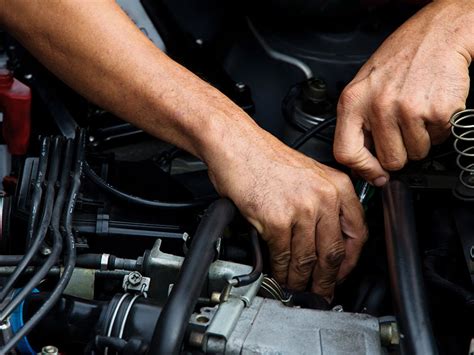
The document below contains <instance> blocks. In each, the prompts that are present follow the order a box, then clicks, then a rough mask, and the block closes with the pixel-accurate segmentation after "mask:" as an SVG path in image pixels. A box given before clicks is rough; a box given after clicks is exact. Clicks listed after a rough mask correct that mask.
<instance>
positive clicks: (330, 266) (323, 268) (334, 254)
mask: <svg viewBox="0 0 474 355" xmlns="http://www.w3.org/2000/svg"><path fill="white" fill-rule="evenodd" d="M331 210H332V209H331ZM338 210H339V209H338ZM338 210H337V211H338ZM316 250H317V253H318V259H317V261H316V265H315V267H314V270H313V285H312V291H313V292H315V293H317V294H319V295H321V296H323V297H325V298H326V299H327V300H328V301H331V300H332V297H333V295H334V287H335V285H336V279H337V274H338V272H339V267H340V266H341V263H342V261H343V260H344V257H345V247H344V241H343V239H342V234H341V229H340V225H339V216H338V212H336V213H330V214H323V215H322V216H321V218H320V220H319V221H318V224H317V227H316Z"/></svg>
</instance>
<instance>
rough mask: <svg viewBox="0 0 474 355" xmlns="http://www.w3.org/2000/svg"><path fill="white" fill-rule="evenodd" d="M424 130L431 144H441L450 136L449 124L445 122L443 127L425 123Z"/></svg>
mask: <svg viewBox="0 0 474 355" xmlns="http://www.w3.org/2000/svg"><path fill="white" fill-rule="evenodd" d="M426 130H427V132H428V134H429V136H430V140H431V144H433V145H436V144H441V143H443V142H444V141H445V140H446V139H447V138H448V137H449V135H450V134H451V123H450V122H447V123H446V124H444V125H435V124H430V123H427V124H426Z"/></svg>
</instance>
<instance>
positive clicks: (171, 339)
mask: <svg viewBox="0 0 474 355" xmlns="http://www.w3.org/2000/svg"><path fill="white" fill-rule="evenodd" d="M235 213H236V208H235V206H234V204H233V203H232V202H230V201H229V200H227V199H220V200H218V201H216V202H214V203H213V204H212V205H211V206H210V207H209V209H208V210H207V211H206V213H205V215H204V216H203V218H202V220H201V223H200V224H199V227H198V228H197V231H196V233H195V235H194V238H193V241H192V243H191V246H190V248H189V251H188V254H187V255H186V258H185V259H184V262H183V265H182V266H181V270H180V273H179V277H178V280H177V281H176V283H175V285H174V286H173V289H172V291H171V294H170V295H169V297H168V300H167V302H166V304H165V306H164V308H163V310H162V312H161V315H160V318H159V320H158V323H157V325H156V328H155V331H154V333H153V338H152V341H151V345H150V352H149V354H152V355H155V354H160V355H170V354H177V353H178V352H179V350H180V348H181V344H182V342H183V338H184V334H185V332H186V328H187V326H188V323H189V318H190V317H191V314H192V312H193V309H194V307H195V306H196V303H197V300H198V297H199V294H200V292H201V290H202V288H203V285H204V282H205V280H206V278H207V274H208V272H209V267H210V265H211V263H212V261H213V260H214V256H215V248H214V244H215V242H216V241H217V240H218V239H219V237H221V236H222V233H223V232H224V229H225V227H226V226H227V225H228V224H229V223H230V221H232V219H233V218H234V215H235Z"/></svg>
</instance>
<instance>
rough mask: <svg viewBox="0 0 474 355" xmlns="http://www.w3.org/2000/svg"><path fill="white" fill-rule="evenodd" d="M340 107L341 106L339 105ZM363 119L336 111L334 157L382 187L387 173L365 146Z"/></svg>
mask: <svg viewBox="0 0 474 355" xmlns="http://www.w3.org/2000/svg"><path fill="white" fill-rule="evenodd" d="M340 106H341V105H340ZM366 140H367V139H366V138H365V136H364V130H363V117H362V116H360V115H359V114H357V113H354V112H348V111H347V110H345V109H338V119H337V123H336V133H335V138H334V157H335V158H336V160H337V161H338V162H339V163H341V164H344V165H346V166H348V167H350V168H351V169H353V170H354V171H356V172H357V174H359V175H360V176H362V177H363V178H364V179H365V180H367V181H369V182H371V183H372V184H374V185H376V186H382V185H384V184H385V183H386V182H387V181H388V179H389V176H388V173H387V172H386V171H385V170H384V169H383V168H382V166H381V165H380V163H379V161H378V160H377V159H376V158H375V157H374V156H373V155H372V153H371V152H370V151H369V150H368V149H367V147H366V146H365V142H366Z"/></svg>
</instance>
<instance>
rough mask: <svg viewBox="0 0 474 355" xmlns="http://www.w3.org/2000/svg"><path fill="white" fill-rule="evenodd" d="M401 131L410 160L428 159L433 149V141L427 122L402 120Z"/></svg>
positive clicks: (407, 118)
mask: <svg viewBox="0 0 474 355" xmlns="http://www.w3.org/2000/svg"><path fill="white" fill-rule="evenodd" d="M400 130H401V132H402V137H403V142H404V143H405V148H406V151H407V155H408V158H409V159H410V160H421V159H423V158H426V156H427V155H428V153H429V152H430V148H431V139H430V135H429V133H428V131H427V130H426V126H425V122H424V121H423V120H421V119H417V118H414V117H406V118H403V119H400Z"/></svg>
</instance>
